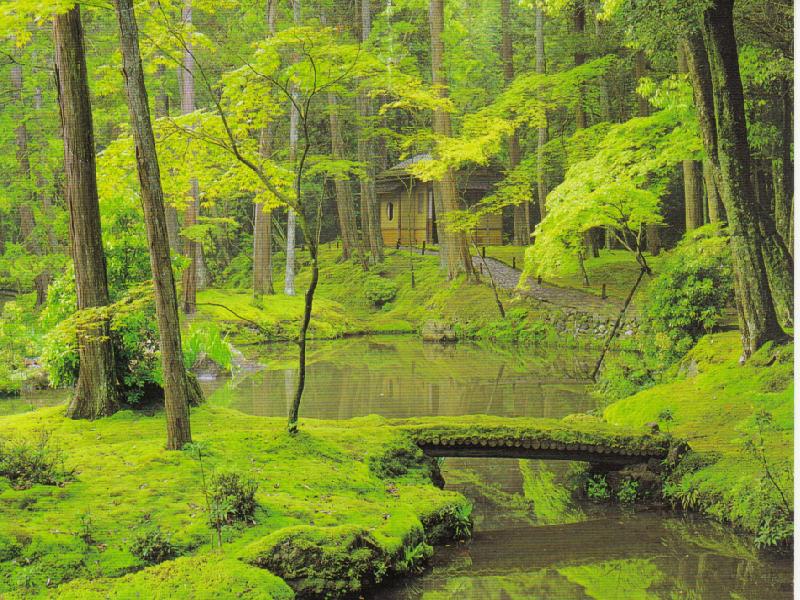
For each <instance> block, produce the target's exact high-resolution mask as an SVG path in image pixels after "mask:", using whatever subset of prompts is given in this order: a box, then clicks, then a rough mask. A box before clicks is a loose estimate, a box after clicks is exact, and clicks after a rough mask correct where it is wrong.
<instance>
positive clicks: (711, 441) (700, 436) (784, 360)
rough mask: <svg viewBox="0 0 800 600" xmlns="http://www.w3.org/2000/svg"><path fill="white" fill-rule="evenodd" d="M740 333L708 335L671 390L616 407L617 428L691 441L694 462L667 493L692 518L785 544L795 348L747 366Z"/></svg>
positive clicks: (766, 352) (771, 352)
mask: <svg viewBox="0 0 800 600" xmlns="http://www.w3.org/2000/svg"><path fill="white" fill-rule="evenodd" d="M740 353H741V341H740V339H739V334H738V332H729V333H721V334H716V335H709V336H706V337H704V338H702V339H701V340H700V342H699V343H698V344H697V346H696V347H695V348H694V349H693V350H692V351H691V352H690V353H689V354H688V355H687V356H686V357H685V358H684V359H683V360H682V361H681V363H680V364H679V365H678V366H676V367H675V372H674V373H673V374H672V377H671V379H672V380H671V381H670V382H669V383H664V384H661V385H658V386H655V387H653V388H650V389H648V390H645V391H643V392H640V393H638V394H636V395H634V396H632V397H630V398H626V399H624V400H621V401H618V402H616V403H614V404H612V405H611V406H609V407H607V408H606V409H605V412H604V418H605V419H606V420H607V421H609V422H610V423H612V424H616V425H625V426H630V427H640V426H642V425H644V424H646V423H650V422H658V423H660V426H661V428H662V430H665V429H666V430H668V431H669V432H670V433H672V434H674V435H675V436H677V437H680V438H683V439H686V440H688V442H689V444H690V445H691V447H692V449H693V450H694V452H693V453H692V454H690V455H688V456H687V457H686V458H685V459H684V461H683V463H682V465H681V467H680V468H679V469H678V471H677V472H676V473H675V474H674V475H673V476H672V478H671V479H670V481H669V482H668V484H667V487H666V489H665V491H666V493H667V494H668V496H670V497H672V498H673V499H674V500H675V501H676V502H677V503H679V504H681V505H684V506H686V507H688V508H692V509H697V510H700V511H702V512H704V513H706V514H708V515H711V516H713V517H715V518H717V519H719V520H721V521H725V522H730V523H733V524H734V525H737V526H739V527H741V528H743V529H746V530H748V531H751V532H754V533H756V534H757V536H758V539H759V541H761V542H763V543H780V542H785V541H786V540H787V539H788V538H789V537H790V536H791V533H792V532H791V526H790V523H787V522H786V518H787V517H788V516H789V514H787V513H791V507H792V506H793V484H792V472H793V462H792V461H793V454H792V448H793V437H792V436H793V397H794V382H793V346H792V345H791V344H789V345H784V346H773V345H767V346H765V347H763V348H762V349H761V350H760V351H759V352H758V353H757V354H756V355H754V356H753V357H752V358H750V360H748V361H747V362H746V363H745V364H743V365H741V364H740V363H739V360H738V359H739V355H740Z"/></svg>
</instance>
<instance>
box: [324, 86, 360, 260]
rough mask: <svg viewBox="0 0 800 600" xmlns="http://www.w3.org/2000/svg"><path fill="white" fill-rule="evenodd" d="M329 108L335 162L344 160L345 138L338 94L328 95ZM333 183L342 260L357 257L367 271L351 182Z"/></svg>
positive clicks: (338, 181) (336, 181)
mask: <svg viewBox="0 0 800 600" xmlns="http://www.w3.org/2000/svg"><path fill="white" fill-rule="evenodd" d="M328 106H329V109H330V112H329V114H328V121H329V124H330V128H331V156H332V157H333V160H344V158H345V149H344V138H343V136H342V127H341V122H340V120H339V104H338V98H337V97H336V94H334V93H328ZM333 183H334V186H335V188H336V210H337V213H338V216H339V230H340V232H341V234H342V258H343V259H345V260H349V259H350V258H352V257H353V256H354V255H356V256H358V258H359V259H360V260H361V262H362V265H363V266H364V268H365V269H366V268H367V262H366V257H365V256H364V251H363V249H362V248H361V242H360V241H359V238H358V225H357V224H356V208H355V200H354V199H353V189H352V188H351V187H350V180H349V179H346V180H344V179H341V178H339V177H337V178H335V179H334V182H333Z"/></svg>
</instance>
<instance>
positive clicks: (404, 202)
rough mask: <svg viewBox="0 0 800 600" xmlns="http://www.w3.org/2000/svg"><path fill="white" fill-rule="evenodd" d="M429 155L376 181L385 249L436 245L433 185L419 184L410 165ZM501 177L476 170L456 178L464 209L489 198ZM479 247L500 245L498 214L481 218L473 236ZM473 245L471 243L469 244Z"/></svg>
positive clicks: (403, 164) (421, 156)
mask: <svg viewBox="0 0 800 600" xmlns="http://www.w3.org/2000/svg"><path fill="white" fill-rule="evenodd" d="M429 159H430V155H429V154H418V155H417V156H414V157H412V158H409V159H408V160H404V161H403V162H401V163H399V164H396V165H395V166H393V167H392V168H390V169H387V170H386V171H383V172H382V173H380V174H379V175H378V176H377V177H376V178H375V186H376V191H377V194H378V203H379V205H380V216H381V233H382V234H383V243H384V244H385V245H387V246H396V245H397V243H398V241H399V243H400V245H401V246H411V245H415V246H420V245H421V244H422V242H425V243H427V244H438V243H439V234H438V230H437V225H436V208H435V206H436V205H435V202H434V196H433V194H434V186H433V182H430V181H421V180H419V179H417V178H416V177H414V176H413V175H412V174H411V173H410V168H411V166H412V165H414V164H416V163H418V162H420V161H423V160H429ZM499 180H500V176H499V174H498V173H497V172H496V171H493V170H492V169H485V168H479V169H475V170H471V171H469V173H467V172H466V171H460V172H458V173H457V174H456V186H457V189H458V193H459V196H460V197H461V200H462V202H463V205H464V206H471V205H473V204H475V203H476V202H478V201H479V200H481V199H482V198H483V197H484V196H486V195H488V194H489V193H490V192H491V191H492V189H493V188H494V186H495V184H496V183H497V182H498V181H499ZM472 236H473V240H474V241H475V243H476V244H478V245H479V246H498V245H500V244H502V243H503V217H502V215H500V214H492V215H487V216H485V217H482V218H481V222H480V224H479V225H478V226H477V227H476V228H475V229H474V231H473V232H472ZM471 241H472V240H471Z"/></svg>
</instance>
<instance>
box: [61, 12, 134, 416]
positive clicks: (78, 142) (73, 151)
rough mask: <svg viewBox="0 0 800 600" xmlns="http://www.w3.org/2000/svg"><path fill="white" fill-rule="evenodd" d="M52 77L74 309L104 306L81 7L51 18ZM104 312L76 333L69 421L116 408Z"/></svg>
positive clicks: (105, 287) (105, 290)
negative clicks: (75, 299) (61, 145)
mask: <svg viewBox="0 0 800 600" xmlns="http://www.w3.org/2000/svg"><path fill="white" fill-rule="evenodd" d="M53 42H54V45H55V67H56V80H57V82H58V103H59V108H60V111H61V126H62V131H63V136H64V187H65V189H64V193H65V196H66V200H67V207H68V210H69V234H70V235H69V237H70V248H71V252H72V260H73V262H74V264H75V292H76V294H77V297H78V310H79V311H82V310H87V309H93V308H97V307H104V306H107V305H108V282H107V279H106V260H105V254H104V253H103V240H102V232H101V228H100V205H99V202H98V197H97V175H96V173H95V155H94V131H93V128H92V107H91V104H90V100H89V82H88V79H87V74H86V59H85V56H84V49H83V28H82V26H81V14H80V8H79V7H78V6H75V7H74V8H72V9H71V10H69V11H67V12H66V13H63V14H60V15H56V16H55V17H54V19H53ZM110 334H111V332H110V328H109V323H108V317H107V316H98V318H97V319H96V320H95V322H94V324H93V325H91V326H88V327H86V328H85V329H83V330H81V331H80V332H78V356H79V359H80V369H79V372H78V384H77V386H76V387H75V393H74V395H73V397H72V400H71V401H70V403H69V406H68V408H67V416H69V417H71V418H73V419H95V418H98V417H102V416H106V415H110V414H112V413H114V412H116V410H117V409H118V408H119V392H118V389H117V379H116V374H115V370H114V346H113V345H112V343H111V337H110Z"/></svg>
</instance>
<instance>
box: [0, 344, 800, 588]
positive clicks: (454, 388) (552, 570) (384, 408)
mask: <svg viewBox="0 0 800 600" xmlns="http://www.w3.org/2000/svg"><path fill="white" fill-rule="evenodd" d="M246 351H247V353H248V355H249V358H252V359H256V360H258V362H260V363H261V364H263V365H264V368H261V369H259V370H251V369H247V368H245V369H242V370H241V371H240V372H239V373H237V374H236V375H235V376H234V377H231V378H222V379H217V380H210V381H203V382H202V384H203V387H204V389H205V392H206V395H207V397H208V399H209V401H210V402H212V403H217V404H220V405H225V406H230V407H232V408H236V409H238V410H241V411H243V412H246V413H249V414H254V415H264V416H285V415H286V411H287V406H288V405H289V403H290V402H291V398H292V395H293V392H294V385H295V378H296V376H297V372H296V358H295V352H296V348H295V347H294V346H292V345H275V346H269V347H264V348H261V349H253V348H249V349H247V350H246ZM595 355H596V353H595V352H589V351H585V350H575V349H570V348H563V347H543V348H534V349H524V350H520V349H517V348H508V347H495V346H481V345H476V344H466V343H460V344H457V345H448V346H440V345H435V344H423V343H422V342H421V341H419V340H418V339H416V338H413V337H403V336H398V337H388V336H387V337H368V338H351V339H345V340H339V341H334V342H319V343H314V344H312V345H311V346H310V352H309V357H310V358H309V368H308V379H307V387H306V393H305V396H304V399H303V405H302V407H301V418H302V417H307V418H321V419H348V418H351V417H358V416H363V415H368V414H379V415H383V416H386V417H391V418H404V417H414V416H437V415H448V416H457V415H465V414H492V415H501V416H511V417H513V416H527V417H554V418H558V417H562V416H564V415H567V414H569V413H574V412H585V411H588V410H591V409H592V408H595V407H596V406H597V405H598V400H597V399H596V398H594V397H593V396H592V395H591V394H590V393H589V391H590V386H589V377H588V374H589V373H590V372H591V369H592V367H593V365H594V359H595V358H596V356H595ZM64 399H65V394H64V393H63V392H52V393H47V392H44V393H43V392H40V393H38V394H37V395H33V396H23V397H22V398H20V399H17V400H12V401H9V400H0V414H8V413H11V412H20V411H23V410H28V409H30V408H33V407H38V406H44V405H48V404H55V403H59V402H63V401H64ZM572 469H573V467H572V465H571V464H570V463H566V462H544V461H529V460H511V459H492V460H488V459H446V460H445V461H444V463H443V465H442V472H443V475H444V478H445V480H446V482H447V486H448V487H449V488H452V489H457V490H459V491H460V492H462V493H463V494H465V495H466V496H467V497H468V498H470V500H471V501H472V502H473V505H474V513H473V516H474V520H475V531H474V537H473V539H472V540H471V541H470V542H469V543H465V544H453V545H451V546H447V547H443V548H437V549H436V553H435V555H434V557H433V560H432V561H431V564H430V565H429V567H428V568H427V569H426V570H425V571H424V572H423V573H422V574H420V575H419V576H418V577H414V578H409V579H406V580H402V581H398V582H394V583H393V584H392V585H391V586H390V587H389V588H383V589H381V590H379V591H377V592H375V593H374V594H373V596H372V598H373V599H374V600H379V599H380V600H445V599H454V600H494V599H497V600H523V599H525V600H528V599H537V598H542V599H548V600H550V599H554V600H562V599H563V600H573V599H575V600H583V599H586V598H596V599H602V600H610V599H613V600H616V599H625V600H627V599H643V600H649V599H661V598H665V599H667V598H668V599H676V598H692V599H713V600H716V599H718V598H735V599H745V598H746V599H759V600H761V599H766V598H769V599H783V598H787V599H788V598H791V597H792V583H791V582H792V564H791V560H789V559H783V558H776V557H773V556H770V555H765V554H763V553H759V552H757V551H756V550H755V549H754V548H753V546H752V545H751V544H750V543H749V541H748V538H747V537H746V536H740V535H737V534H735V533H733V532H731V531H730V528H728V527H723V526H720V525H717V524H714V523H712V522H709V521H707V520H704V519H700V518H698V517H691V516H681V515H679V514H676V513H671V512H664V511H657V510H647V511H644V510H637V511H635V512H634V511H632V510H622V509H620V508H618V507H609V506H605V505H596V504H592V503H584V502H575V501H574V500H573V499H572V498H571V496H570V493H569V490H568V481H569V476H570V472H571V471H572Z"/></svg>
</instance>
